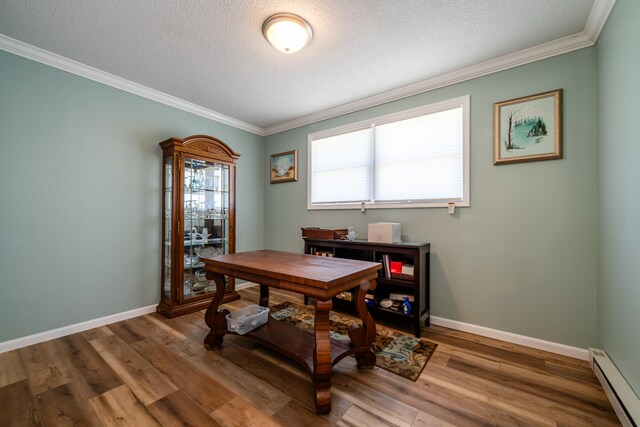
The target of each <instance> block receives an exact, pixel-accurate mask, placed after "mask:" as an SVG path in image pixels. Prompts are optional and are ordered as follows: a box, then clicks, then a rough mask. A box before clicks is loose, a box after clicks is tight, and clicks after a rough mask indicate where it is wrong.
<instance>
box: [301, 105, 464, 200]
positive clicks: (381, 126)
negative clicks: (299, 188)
mask: <svg viewBox="0 0 640 427" xmlns="http://www.w3.org/2000/svg"><path fill="white" fill-rule="evenodd" d="M468 106H469V97H468V96H467V97H463V98H457V99H454V100H450V101H445V102H442V103H438V104H433V105H428V106H425V107H420V108H417V109H412V110H409V111H405V112H400V113H395V114H392V115H388V116H384V117H378V118H376V119H373V120H369V121H365V122H359V123H355V124H352V125H349V126H346V127H341V128H337V129H332V130H329V131H324V132H321V133H317V134H312V135H309V186H308V193H309V194H308V208H310V209H327V208H356V207H358V208H359V207H360V204H361V203H363V202H364V203H365V204H366V205H367V206H368V207H373V208H376V207H429V206H445V205H446V204H447V203H448V202H454V203H456V205H458V206H469V194H468V193H469V192H468V188H469V171H468V167H469V162H468V159H469V143H468Z"/></svg>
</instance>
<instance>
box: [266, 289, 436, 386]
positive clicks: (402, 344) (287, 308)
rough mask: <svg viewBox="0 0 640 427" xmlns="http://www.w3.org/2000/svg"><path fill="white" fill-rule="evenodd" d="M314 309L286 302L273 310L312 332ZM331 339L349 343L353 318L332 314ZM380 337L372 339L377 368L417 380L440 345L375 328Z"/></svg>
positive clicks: (280, 316) (275, 313) (377, 326)
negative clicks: (349, 331)
mask: <svg viewBox="0 0 640 427" xmlns="http://www.w3.org/2000/svg"><path fill="white" fill-rule="evenodd" d="M313 314H314V312H313V306H310V305H300V304H296V303H293V302H289V301H285V302H283V303H281V304H276V305H274V306H272V307H271V316H272V317H273V318H274V319H276V320H280V321H282V322H287V323H291V324H293V325H295V326H296V327H298V328H300V329H303V330H305V331H309V332H313ZM329 320H330V324H331V338H335V339H341V340H348V339H349V335H348V333H347V331H348V330H349V325H351V324H352V323H353V322H354V318H353V317H350V316H346V315H343V314H339V313H335V312H333V311H332V312H331V317H330V319H329ZM376 329H377V334H376V338H375V339H374V340H373V344H372V347H373V352H374V353H375V354H376V366H377V367H379V368H382V369H385V370H387V371H389V372H392V373H394V374H396V375H399V376H401V377H403V378H407V379H409V380H411V381H416V380H417V379H418V377H419V376H420V373H421V372H422V370H423V369H424V367H425V366H426V365H427V362H428V361H429V359H430V358H431V355H432V354H433V352H434V351H435V349H436V347H437V346H438V345H437V344H434V343H431V342H429V341H425V340H421V339H418V338H415V337H414V336H409V335H405V334H402V333H400V332H396V331H393V330H391V329H387V328H383V327H381V326H379V325H376Z"/></svg>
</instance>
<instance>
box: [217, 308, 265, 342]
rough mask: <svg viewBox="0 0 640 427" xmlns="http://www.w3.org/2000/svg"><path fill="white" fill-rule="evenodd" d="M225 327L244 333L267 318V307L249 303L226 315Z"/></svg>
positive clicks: (231, 330) (260, 324)
mask: <svg viewBox="0 0 640 427" xmlns="http://www.w3.org/2000/svg"><path fill="white" fill-rule="evenodd" d="M226 318H227V329H228V330H229V331H230V332H236V333H238V334H240V335H244V334H246V333H247V332H249V331H251V330H253V329H255V328H257V327H258V326H262V325H264V324H265V323H267V320H269V309H268V308H266V307H261V306H259V305H255V304H253V305H249V306H247V307H245V308H241V309H240V310H237V311H235V312H233V313H229V314H227V315H226Z"/></svg>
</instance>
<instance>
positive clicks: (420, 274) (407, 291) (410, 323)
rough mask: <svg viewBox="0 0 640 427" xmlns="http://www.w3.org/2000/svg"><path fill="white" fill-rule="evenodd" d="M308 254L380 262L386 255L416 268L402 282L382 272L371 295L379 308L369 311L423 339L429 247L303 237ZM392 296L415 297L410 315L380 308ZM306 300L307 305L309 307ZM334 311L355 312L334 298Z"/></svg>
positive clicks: (421, 244) (426, 318)
mask: <svg viewBox="0 0 640 427" xmlns="http://www.w3.org/2000/svg"><path fill="white" fill-rule="evenodd" d="M303 239H304V253H305V254H317V253H318V252H321V253H323V254H328V255H329V256H333V257H336V258H348V259H358V260H362V261H373V262H380V261H381V260H382V257H383V255H388V256H389V259H390V260H391V261H403V262H404V263H406V264H411V265H413V268H414V270H413V277H407V276H403V277H402V278H397V277H391V278H387V277H385V272H384V268H383V269H381V270H380V277H379V278H378V279H377V280H376V282H377V285H376V289H375V290H374V291H372V292H371V293H373V294H374V296H375V301H376V304H375V306H373V307H369V312H370V313H371V315H372V316H373V318H374V319H376V320H383V321H389V322H394V323H400V324H403V325H404V326H407V327H410V328H412V330H413V333H414V335H415V336H416V337H418V338H420V327H421V325H422V323H423V322H424V325H425V326H429V324H430V323H429V318H430V310H429V253H430V247H431V244H429V243H405V242H403V243H379V242H369V241H366V240H352V241H350V240H330V239H318V238H311V237H303ZM391 293H399V294H404V295H412V296H413V298H414V301H413V303H412V310H411V314H410V315H405V314H404V313H402V312H401V311H396V310H392V309H388V308H384V307H380V305H378V303H379V302H380V301H381V300H382V299H385V298H388V297H389V294H391ZM306 302H307V301H306V298H305V303H306ZM334 307H335V308H336V309H338V310H349V311H351V310H354V307H353V304H352V303H351V302H350V301H347V300H343V299H337V298H334Z"/></svg>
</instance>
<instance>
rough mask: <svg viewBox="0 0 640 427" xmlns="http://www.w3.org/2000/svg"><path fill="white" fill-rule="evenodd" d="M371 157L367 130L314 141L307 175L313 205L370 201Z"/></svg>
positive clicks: (369, 137) (371, 150)
mask: <svg viewBox="0 0 640 427" xmlns="http://www.w3.org/2000/svg"><path fill="white" fill-rule="evenodd" d="M372 154H373V145H372V139H371V128H367V129H362V130H358V131H355V132H349V133H345V134H342V135H336V136H331V137H328V138H321V139H317V140H316V141H314V144H313V167H312V171H313V172H312V175H311V182H312V187H311V192H312V194H313V200H314V203H336V202H363V201H368V200H370V199H371V187H372V181H371V172H372V167H373V165H372V164H371V160H372V158H373V157H372Z"/></svg>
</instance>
